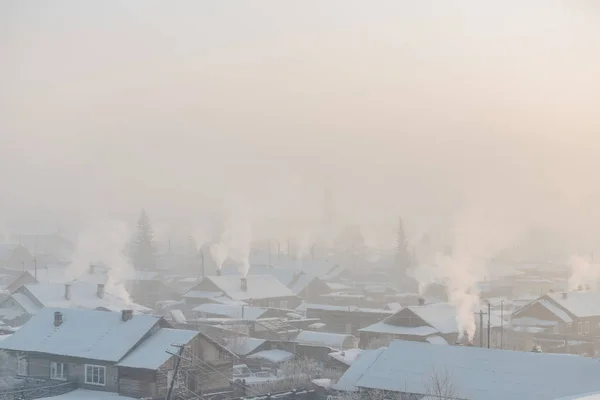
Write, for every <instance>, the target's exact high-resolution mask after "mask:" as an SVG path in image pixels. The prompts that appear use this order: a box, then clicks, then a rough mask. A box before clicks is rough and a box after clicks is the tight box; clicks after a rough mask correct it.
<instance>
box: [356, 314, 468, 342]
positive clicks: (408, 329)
mask: <svg viewBox="0 0 600 400" xmlns="http://www.w3.org/2000/svg"><path fill="white" fill-rule="evenodd" d="M458 336H459V335H458V329H457V324H456V308H455V307H454V306H452V305H450V304H448V303H434V304H428V305H425V304H423V305H419V306H409V307H405V308H403V309H401V310H400V311H398V312H396V313H395V314H393V315H391V316H389V317H388V318H386V319H384V320H382V321H379V322H377V323H375V324H373V325H370V326H367V327H365V328H362V329H360V345H361V347H362V348H368V347H372V346H374V345H375V346H379V345H385V344H386V343H387V342H390V341H391V340H393V339H403V340H413V341H419V342H429V343H434V344H448V343H451V344H453V343H455V342H456V341H457V340H458Z"/></svg>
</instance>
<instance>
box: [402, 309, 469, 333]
mask: <svg viewBox="0 0 600 400" xmlns="http://www.w3.org/2000/svg"><path fill="white" fill-rule="evenodd" d="M407 308H408V309H410V310H411V311H412V312H413V313H415V314H416V315H417V316H418V317H419V318H421V319H422V320H423V321H425V322H426V323H428V324H429V325H431V326H432V327H434V328H435V329H437V330H438V331H440V332H441V333H455V332H457V331H458V326H457V323H456V307H454V306H453V305H451V304H449V303H435V304H427V305H424V306H409V307H407Z"/></svg>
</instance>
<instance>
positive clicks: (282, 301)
mask: <svg viewBox="0 0 600 400" xmlns="http://www.w3.org/2000/svg"><path fill="white" fill-rule="evenodd" d="M279 308H287V300H281V301H280V302H279Z"/></svg>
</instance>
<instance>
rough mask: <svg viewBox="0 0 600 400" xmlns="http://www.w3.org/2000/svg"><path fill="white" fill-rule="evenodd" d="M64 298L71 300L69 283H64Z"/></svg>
mask: <svg viewBox="0 0 600 400" xmlns="http://www.w3.org/2000/svg"><path fill="white" fill-rule="evenodd" d="M65 299H66V300H71V284H70V283H65Z"/></svg>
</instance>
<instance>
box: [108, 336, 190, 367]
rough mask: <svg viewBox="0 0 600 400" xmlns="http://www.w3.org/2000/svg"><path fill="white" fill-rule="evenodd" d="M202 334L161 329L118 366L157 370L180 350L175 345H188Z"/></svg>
mask: <svg viewBox="0 0 600 400" xmlns="http://www.w3.org/2000/svg"><path fill="white" fill-rule="evenodd" d="M199 334H200V332H198V331H190V330H183V329H168V328H161V329H159V330H158V332H156V333H154V334H153V335H152V336H150V337H149V338H148V339H146V340H144V342H142V344H141V345H139V346H138V347H137V348H136V349H135V350H133V351H132V352H131V353H130V354H128V355H127V356H126V357H125V358H124V359H123V360H121V361H120V362H119V363H118V364H117V365H118V366H119V367H128V368H141V369H149V370H153V371H154V370H157V369H159V368H160V366H161V365H163V364H164V363H165V362H167V361H168V360H169V358H171V357H172V355H171V354H169V353H168V352H170V353H176V352H177V351H178V350H179V349H178V348H177V347H175V346H173V345H186V344H188V343H189V342H190V341H191V340H192V339H193V338H195V337H196V336H198V335H199Z"/></svg>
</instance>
